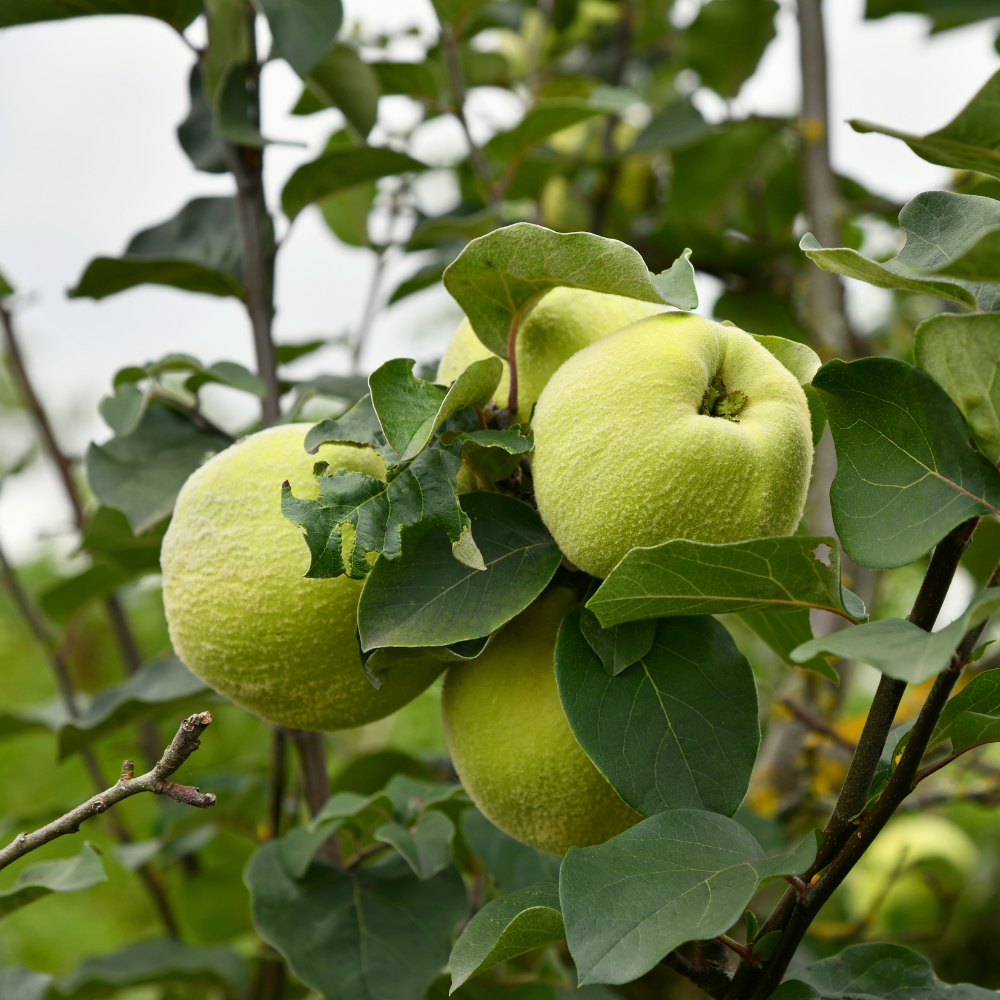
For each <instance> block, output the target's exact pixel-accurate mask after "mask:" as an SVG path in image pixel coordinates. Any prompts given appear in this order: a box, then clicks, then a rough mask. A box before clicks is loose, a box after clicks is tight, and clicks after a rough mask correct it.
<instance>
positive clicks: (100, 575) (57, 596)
mask: <svg viewBox="0 0 1000 1000" xmlns="http://www.w3.org/2000/svg"><path fill="white" fill-rule="evenodd" d="M131 577H132V574H131V573H129V572H127V571H126V570H124V569H123V568H122V567H120V566H115V565H113V564H111V563H106V562H99V563H95V564H94V565H93V566H91V567H89V568H88V569H85V570H84V571H83V572H82V573H77V575H76V576H71V577H69V578H68V579H66V580H61V581H60V582H59V583H57V584H56V585H55V586H53V587H49V588H48V589H47V590H45V591H43V592H42V595H41V597H40V599H39V603H40V604H41V605H42V610H43V611H44V612H45V614H46V615H47V616H48V617H49V618H51V619H52V620H53V621H54V622H58V623H59V624H64V623H65V622H67V621H69V619H70V618H71V617H72V616H73V615H74V614H75V613H76V612H77V611H78V610H79V609H80V608H82V607H83V606H84V605H85V604H88V603H89V602H90V601H92V600H95V599H96V598H98V597H106V596H107V595H108V594H113V593H114V592H115V591H116V590H117V589H118V588H119V587H120V586H121V585H122V584H123V583H125V582H126V581H127V580H129V579H131Z"/></svg>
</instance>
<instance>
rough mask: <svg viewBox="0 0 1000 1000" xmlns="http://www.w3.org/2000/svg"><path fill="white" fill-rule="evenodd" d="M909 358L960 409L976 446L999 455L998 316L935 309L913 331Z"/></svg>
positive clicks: (993, 456)
mask: <svg viewBox="0 0 1000 1000" xmlns="http://www.w3.org/2000/svg"><path fill="white" fill-rule="evenodd" d="M913 350H914V359H915V361H916V365H917V367H918V368H919V369H920V370H921V371H924V372H926V373H927V374H928V375H930V377H931V378H932V379H934V381H935V382H937V384H938V385H939V386H941V388H942V389H944V391H945V392H946V393H948V395H949V396H950V397H951V399H952V401H953V402H954V404H955V405H956V406H957V407H958V408H959V410H961V411H962V416H963V417H965V420H966V422H967V423H968V425H969V430H971V431H972V436H973V437H974V438H975V440H976V444H977V445H978V446H979V450H980V451H981V452H982V453H983V454H984V455H985V456H986V457H987V458H988V459H989V460H990V461H991V462H993V464H994V465H995V464H996V463H997V461H1000V316H997V315H994V314H993V313H985V314H984V313H977V314H973V315H971V316H958V315H956V314H955V313H938V315H937V316H931V317H930V318H929V319H925V320H924V321H923V322H922V323H921V324H920V326H918V327H917V329H916V332H915V333H914V335H913Z"/></svg>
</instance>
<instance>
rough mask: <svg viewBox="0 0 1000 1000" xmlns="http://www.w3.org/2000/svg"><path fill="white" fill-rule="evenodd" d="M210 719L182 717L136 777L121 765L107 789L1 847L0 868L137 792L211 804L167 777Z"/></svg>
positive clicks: (127, 766)
mask: <svg viewBox="0 0 1000 1000" xmlns="http://www.w3.org/2000/svg"><path fill="white" fill-rule="evenodd" d="M211 721H212V713H211V712H201V713H200V714H198V715H192V716H191V717H190V718H187V719H185V720H184V721H183V722H182V723H181V725H180V729H178V730H177V735H176V736H175V737H174V738H173V741H172V742H171V744H170V746H168V747H167V749H166V750H164V751H163V756H162V757H161V758H160V760H159V762H158V763H157V764H156V766H155V767H154V768H153V769H152V770H151V771H148V772H147V773H146V774H142V775H140V776H139V777H138V778H136V777H134V776H133V764H132V761H130V760H127V761H125V762H124V763H123V764H122V773H121V777H120V778H119V779H118V782H117V783H116V784H115V785H113V786H112V787H111V788H108V789H106V790H105V791H103V792H100V793H98V794H97V795H95V796H93V797H92V798H90V799H88V800H87V801H86V802H84V803H83V804H82V805H79V806H77V807H76V808H75V809H71V810H70V811H69V812H68V813H66V814H65V815H64V816H60V817H59V819H57V820H53V821H52V822H51V823H48V824H46V825H45V826H43V827H41V828H39V829H38V830H35V831H34V832H33V833H21V834H18V835H17V836H16V837H15V838H14V840H13V841H12V842H11V843H10V844H8V845H7V846H6V847H5V848H3V849H2V850H0V869H3V868H6V867H7V866H8V865H9V864H11V863H12V862H14V861H16V860H17V859H18V858H21V857H24V855H25V854H28V853H29V852H31V851H34V850H36V849H37V848H39V847H41V846H42V845H43V844H48V843H50V842H51V841H53V840H56V839H57V838H58V837H64V836H66V835H67V834H70V833H76V832H77V831H78V830H79V829H80V824H81V823H84V822H86V820H88V819H92V818H93V817H94V816H99V815H100V814H101V813H103V812H106V811H107V810H108V809H110V808H111V807H112V806H114V805H117V804H118V803H119V802H121V801H122V800H123V799H127V798H130V797H131V796H133V795H138V794H139V793H140V792H152V793H153V794H154V795H167V796H169V797H170V798H172V799H173V800H174V801H175V802H183V803H184V804H186V805H191V806H197V807H198V808H200V809H207V808H208V807H209V806H214V805H215V796H214V795H212V794H211V793H202V792H199V791H198V789H197V788H191V787H189V786H187V785H178V784H175V783H174V782H172V781H168V780H167V779H168V778H169V777H170V776H171V775H172V774H173V773H174V772H175V771H176V770H177V769H178V768H179V767H180V766H181V765H182V764H183V763H184V761H186V760H187V759H188V757H190V756H191V754H192V753H194V751H195V750H197V749H198V747H199V746H200V745H201V743H200V741H199V739H198V737H199V736H200V735H201V734H202V732H203V731H204V730H205V727H206V726H208V725H209V724H210V723H211Z"/></svg>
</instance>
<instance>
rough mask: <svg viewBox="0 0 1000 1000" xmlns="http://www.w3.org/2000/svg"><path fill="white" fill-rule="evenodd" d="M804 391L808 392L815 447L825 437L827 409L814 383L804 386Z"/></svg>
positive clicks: (807, 399)
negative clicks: (813, 385)
mask: <svg viewBox="0 0 1000 1000" xmlns="http://www.w3.org/2000/svg"><path fill="white" fill-rule="evenodd" d="M802 391H803V392H804V393H805V394H806V402H807V403H808V404H809V423H810V424H811V425H812V439H813V447H814V448H815V447H816V446H817V445H818V444H819V442H820V439H821V438H822V437H823V431H825V430H826V422H827V421H826V409H825V408H824V406H823V400H822V399H821V398H820V395H819V393H818V392H817V391H816V390H815V389H814V388H813V387H812V385H811V384H810V385H804V386H802Z"/></svg>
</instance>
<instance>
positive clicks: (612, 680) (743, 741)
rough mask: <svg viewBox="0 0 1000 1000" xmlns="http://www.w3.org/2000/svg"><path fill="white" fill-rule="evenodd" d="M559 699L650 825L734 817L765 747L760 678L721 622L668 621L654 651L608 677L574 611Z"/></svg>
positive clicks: (595, 757)
mask: <svg viewBox="0 0 1000 1000" xmlns="http://www.w3.org/2000/svg"><path fill="white" fill-rule="evenodd" d="M556 681H557V683H558V685H559V699H560V701H561V702H562V706H563V710H564V711H565V712H566V717H567V719H569V724H570V727H571V728H572V730H573V735H574V736H576V738H577V741H578V742H579V743H580V746H582V747H583V749H584V750H585V751H586V752H587V756H588V757H590V759H591V760H592V761H593V762H594V764H595V765H596V766H597V768H598V770H599V771H600V772H601V774H603V775H604V776H605V777H606V778H607V779H608V781H609V782H610V783H611V784H612V785H613V786H614V789H615V791H616V792H618V794H619V795H620V796H621V797H622V798H623V799H624V800H625V801H626V802H627V803H628V804H629V805H630V806H632V808H633V809H635V810H637V811H638V812H641V813H642V814H643V815H645V816H652V815H653V814H654V813H659V812H663V811H664V810H667V809H685V808H690V809H707V810H709V811H711V812H718V813H722V814H723V815H726V816H732V814H733V813H734V812H736V810H737V809H738V808H739V805H740V803H741V802H742V801H743V797H744V796H745V795H746V791H747V786H748V785H749V783H750V772H751V771H752V770H753V764H754V760H755V759H756V757H757V747H758V745H759V743H760V726H759V724H758V721H757V688H756V685H755V683H754V677H753V670H752V669H751V667H750V663H749V661H748V660H747V658H746V657H745V656H743V655H742V654H741V653H740V651H739V650H738V649H737V648H736V646H735V644H734V643H733V640H732V639H731V638H730V637H729V633H728V632H727V631H726V630H725V628H724V627H723V626H722V625H720V624H719V623H718V622H717V621H716V620H715V619H714V618H712V617H711V616H709V615H705V616H702V617H698V618H664V619H661V620H660V621H658V622H657V623H656V632H655V636H654V638H653V643H652V648H651V649H650V650H649V652H648V653H646V654H645V655H644V656H643V657H642V658H641V659H640V660H639V661H638V662H637V663H633V664H632V666H630V667H628V668H627V669H626V670H624V671H623V672H622V673H620V674H618V675H617V676H616V677H608V675H607V673H606V671H605V670H604V667H603V665H602V663H601V660H600V658H599V657H598V656H597V655H596V654H595V653H594V651H593V650H592V649H591V647H590V645H589V644H588V642H587V640H586V639H585V638H584V635H583V632H582V631H581V629H580V609H579V608H574V609H573V610H572V611H571V612H570V613H569V614H568V615H567V616H566V618H565V619H563V623H562V626H561V627H560V629H559V638H558V640H557V642H556Z"/></svg>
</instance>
